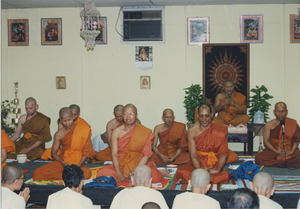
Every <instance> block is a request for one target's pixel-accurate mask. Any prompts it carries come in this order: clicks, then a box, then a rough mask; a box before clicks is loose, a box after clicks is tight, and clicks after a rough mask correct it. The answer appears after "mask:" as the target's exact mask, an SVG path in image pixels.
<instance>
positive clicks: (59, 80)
mask: <svg viewBox="0 0 300 209" xmlns="http://www.w3.org/2000/svg"><path fill="white" fill-rule="evenodd" d="M66 88H67V85H66V76H56V89H66Z"/></svg>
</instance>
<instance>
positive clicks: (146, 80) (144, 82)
mask: <svg viewBox="0 0 300 209" xmlns="http://www.w3.org/2000/svg"><path fill="white" fill-rule="evenodd" d="M150 87H151V80H150V76H141V77H140V88H141V89H150Z"/></svg>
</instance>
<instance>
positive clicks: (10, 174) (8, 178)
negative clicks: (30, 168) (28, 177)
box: [2, 164, 23, 185]
mask: <svg viewBox="0 0 300 209" xmlns="http://www.w3.org/2000/svg"><path fill="white" fill-rule="evenodd" d="M22 175H23V171H22V169H21V168H20V167H19V166H17V165H12V164H7V165H6V166H4V168H3V170H2V183H3V184H6V185H11V184H12V183H13V182H14V180H16V179H17V178H21V177H22Z"/></svg>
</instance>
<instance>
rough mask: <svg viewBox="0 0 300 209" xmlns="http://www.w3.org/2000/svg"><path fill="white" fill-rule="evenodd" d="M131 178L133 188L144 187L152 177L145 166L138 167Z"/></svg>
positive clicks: (149, 170)
mask: <svg viewBox="0 0 300 209" xmlns="http://www.w3.org/2000/svg"><path fill="white" fill-rule="evenodd" d="M133 177H134V185H135V186H146V185H147V183H148V182H149V180H150V178H151V177H152V171H151V169H150V168H149V167H148V166H146V165H138V166H137V167H135V169H134V171H133Z"/></svg>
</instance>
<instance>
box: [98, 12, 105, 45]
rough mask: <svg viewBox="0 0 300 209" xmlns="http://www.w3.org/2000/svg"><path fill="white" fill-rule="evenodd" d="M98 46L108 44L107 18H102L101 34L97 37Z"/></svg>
mask: <svg viewBox="0 0 300 209" xmlns="http://www.w3.org/2000/svg"><path fill="white" fill-rule="evenodd" d="M95 43H96V44H107V21H106V17H100V34H99V35H98V36H97V37H96V40H95Z"/></svg>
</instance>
